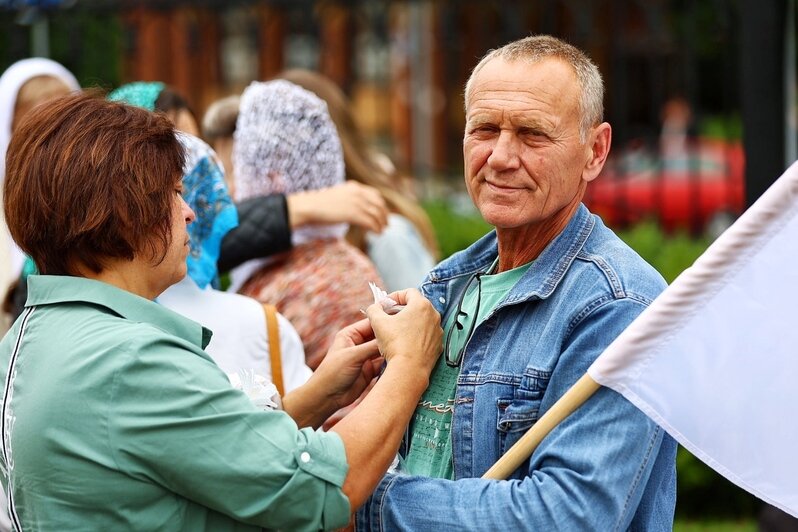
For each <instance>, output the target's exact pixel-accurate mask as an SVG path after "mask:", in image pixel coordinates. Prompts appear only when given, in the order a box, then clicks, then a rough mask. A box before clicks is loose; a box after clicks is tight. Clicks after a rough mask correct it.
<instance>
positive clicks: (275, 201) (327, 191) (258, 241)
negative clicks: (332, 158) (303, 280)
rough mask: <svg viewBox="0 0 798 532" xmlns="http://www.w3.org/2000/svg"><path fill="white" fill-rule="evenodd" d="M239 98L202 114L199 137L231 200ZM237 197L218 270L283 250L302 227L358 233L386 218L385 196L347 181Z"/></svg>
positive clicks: (373, 228) (376, 230)
mask: <svg viewBox="0 0 798 532" xmlns="http://www.w3.org/2000/svg"><path fill="white" fill-rule="evenodd" d="M240 100H241V98H240V97H239V96H236V95H234V96H228V97H225V98H222V99H220V100H217V101H215V102H213V103H212V104H211V105H210V106H209V107H208V109H207V110H206V112H205V115H204V116H203V118H202V133H203V136H204V137H205V139H206V140H207V141H208V142H209V143H210V144H211V146H213V148H214V149H215V150H216V152H217V153H218V154H219V157H220V158H221V160H222V163H223V164H224V169H225V178H226V180H227V183H228V190H230V191H231V195H232V196H233V197H234V198H236V195H235V176H234V175H233V161H232V155H233V134H234V133H235V130H236V120H237V119H238V107H239V104H240ZM237 200H238V201H237V203H236V207H237V208H238V216H239V219H240V226H239V227H238V228H237V229H235V230H233V231H231V232H230V234H228V235H227V237H225V239H224V240H223V242H222V249H221V254H220V257H219V270H220V271H222V272H226V271H229V270H231V269H233V268H234V267H236V266H239V265H241V264H242V263H244V262H246V261H248V260H250V259H257V258H262V257H268V256H269V255H272V254H275V253H280V252H283V251H288V250H289V249H291V247H292V242H291V232H292V230H295V229H296V228H298V227H301V226H303V225H308V224H327V223H348V224H350V227H358V228H360V230H361V231H368V232H369V233H372V234H379V233H380V232H381V231H383V230H384V228H385V225H386V224H387V222H388V210H387V207H386V203H385V199H384V198H383V196H382V194H380V192H379V190H377V189H376V188H373V187H369V186H366V185H361V184H360V183H356V182H352V181H347V182H345V183H343V184H340V185H336V186H333V187H329V188H322V189H318V190H305V191H299V192H295V193H292V194H280V193H275V194H269V195H267V196H256V197H253V198H248V199H240V198H237Z"/></svg>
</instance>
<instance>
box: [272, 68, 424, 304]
mask: <svg viewBox="0 0 798 532" xmlns="http://www.w3.org/2000/svg"><path fill="white" fill-rule="evenodd" d="M277 78H279V79H285V80H288V81H290V82H292V83H295V84H297V85H299V86H300V87H303V88H305V89H307V90H309V91H311V92H313V93H314V94H316V96H318V97H319V98H321V99H322V100H324V101H325V102H326V103H327V110H328V111H329V113H330V116H331V117H332V120H333V122H334V123H335V127H336V129H337V130H338V135H339V137H340V138H341V145H342V146H343V150H344V164H345V167H346V178H347V179H348V180H352V181H357V182H359V183H363V184H365V185H369V186H372V187H375V188H376V189H377V190H379V191H380V193H381V194H382V196H383V197H384V198H385V202H386V203H387V205H388V210H389V211H390V215H389V216H388V226H387V227H386V228H385V229H384V230H383V231H382V232H381V233H379V234H376V233H374V232H369V231H364V230H363V229H362V228H360V227H352V228H350V229H349V233H348V234H347V240H349V241H350V242H351V243H352V244H354V245H355V246H357V247H358V248H360V250H362V251H363V252H364V253H366V254H367V255H368V256H369V258H370V259H371V260H372V262H373V263H374V265H375V266H376V267H377V271H378V272H379V273H380V277H382V279H383V281H385V286H386V289H387V290H388V291H392V290H399V289H402V288H407V287H410V286H418V285H419V284H420V283H421V281H422V280H423V279H424V276H426V275H427V272H428V271H429V270H430V269H432V267H433V266H434V265H435V263H436V262H437V259H438V243H437V240H436V239H435V233H434V231H433V229H432V224H431V223H430V220H429V217H428V216H427V214H426V213H425V212H424V209H422V208H421V206H420V205H419V204H418V201H417V200H416V198H415V197H414V196H412V195H411V194H408V193H407V187H406V186H405V183H403V179H402V178H401V177H400V176H399V175H397V173H396V171H395V169H393V165H392V164H391V163H390V160H389V159H388V158H387V157H385V156H384V155H383V154H381V153H378V152H376V151H374V150H373V149H371V148H370V147H369V146H368V144H367V143H366V139H365V138H364V137H363V133H362V132H361V130H360V128H358V126H357V122H356V121H355V117H354V114H353V113H352V105H351V102H350V101H349V100H348V99H347V97H346V95H345V94H344V93H343V91H342V90H341V89H340V88H339V87H338V85H336V84H335V82H333V81H332V80H331V79H329V78H327V77H325V76H323V75H321V74H319V73H316V72H313V71H310V70H302V69H292V70H287V71H285V72H282V73H281V74H278V75H277ZM386 161H387V164H386Z"/></svg>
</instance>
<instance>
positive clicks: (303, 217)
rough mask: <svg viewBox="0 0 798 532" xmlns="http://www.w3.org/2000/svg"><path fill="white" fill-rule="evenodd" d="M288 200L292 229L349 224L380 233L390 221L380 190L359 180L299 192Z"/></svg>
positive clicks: (287, 198) (289, 219)
mask: <svg viewBox="0 0 798 532" xmlns="http://www.w3.org/2000/svg"><path fill="white" fill-rule="evenodd" d="M286 201H287V203H288V223H289V224H290V225H291V227H292V228H293V227H298V226H300V225H305V224H331V223H348V224H352V225H357V226H359V227H362V228H363V229H366V230H367V231H372V232H374V233H380V232H382V230H383V229H384V228H385V226H386V224H387V223H388V207H387V206H386V204H385V198H383V197H382V194H380V191H379V190H377V189H376V188H374V187H370V186H368V185H363V184H361V183H358V182H357V181H346V182H345V183H343V184H341V185H338V186H335V187H330V188H323V189H319V190H308V191H305V192H297V193H295V194H291V195H289V196H287V197H286Z"/></svg>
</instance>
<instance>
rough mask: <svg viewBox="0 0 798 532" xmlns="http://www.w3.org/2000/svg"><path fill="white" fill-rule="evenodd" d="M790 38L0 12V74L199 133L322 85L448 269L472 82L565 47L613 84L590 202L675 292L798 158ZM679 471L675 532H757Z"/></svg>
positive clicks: (601, 11) (352, 16)
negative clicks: (23, 65) (278, 95)
mask: <svg viewBox="0 0 798 532" xmlns="http://www.w3.org/2000/svg"><path fill="white" fill-rule="evenodd" d="M795 27H796V14H795V1H794V0H759V1H753V0H537V1H532V0H527V1H520V0H504V1H488V0H437V1H421V0H416V1H412V0H404V1H398V0H394V1H391V0H318V1H313V0H273V1H259V2H255V1H234V0H229V1H224V0H216V1H214V0H202V1H192V2H189V1H179V0H158V1H155V0H153V1H143V0H142V1H132V0H118V1H112V0H66V1H59V0H40V1H33V0H28V1H25V0H0V72H1V71H2V70H4V69H5V68H6V67H7V66H9V65H10V64H12V63H13V62H14V61H16V60H18V59H22V58H25V57H30V56H45V57H51V58H52V59H55V60H56V61H58V62H60V63H62V64H63V65H64V66H66V67H67V68H68V69H69V70H71V71H72V72H73V73H74V74H75V75H76V77H77V78H78V80H79V81H80V83H81V85H82V86H84V87H89V86H101V87H104V88H106V89H109V90H110V89H112V88H114V87H116V86H118V85H120V84H122V83H125V82H128V81H134V80H159V81H163V82H166V83H167V84H169V85H171V86H172V87H174V88H175V89H177V90H178V91H179V92H180V93H182V94H183V95H184V96H185V97H186V98H187V99H188V101H189V103H190V105H191V107H192V109H193V111H194V112H195V114H196V115H197V117H199V118H201V117H202V115H203V113H204V111H205V109H206V107H207V106H208V105H209V104H210V103H211V102H213V101H214V100H216V99H218V98H219V97H222V96H226V95H229V94H235V93H240V92H241V90H242V89H243V88H244V87H245V86H246V85H247V84H248V83H249V82H250V81H251V80H254V79H267V78H269V77H271V76H273V75H275V74H277V73H278V72H279V71H281V70H283V69H285V68H290V67H301V68H308V69H312V70H317V71H320V72H322V73H323V74H326V75H327V76H329V77H330V78H332V79H333V80H334V81H335V82H336V83H338V84H339V85H340V86H341V87H342V88H343V89H344V90H345V92H346V93H347V95H348V96H349V97H350V98H351V100H352V103H353V106H354V110H355V115H356V117H357V119H358V121H359V124H360V126H361V127H362V128H363V129H364V130H365V132H366V133H367V134H368V137H369V141H370V142H371V143H372V144H373V146H374V147H375V148H376V149H378V150H380V151H382V152H383V153H385V154H386V155H388V156H389V157H390V158H391V160H392V161H393V162H394V164H395V165H396V166H397V167H398V168H399V169H401V170H402V171H403V173H404V174H406V175H410V176H413V178H414V184H413V186H414V188H415V191H416V193H417V195H418V196H419V198H420V199H421V200H422V202H423V204H424V206H425V208H426V210H427V212H428V213H429V215H430V217H431V218H432V220H433V224H434V226H435V229H436V233H437V235H438V239H439V242H440V247H441V251H442V255H443V256H447V255H449V254H451V253H453V252H454V251H457V250H459V249H462V248H464V247H466V246H467V245H469V244H470V243H471V242H473V241H474V240H475V239H476V238H477V237H479V236H481V235H482V234H483V233H484V232H485V231H487V229H488V228H487V226H486V225H485V224H484V223H483V222H482V221H481V219H480V218H479V217H478V215H477V214H476V213H475V211H474V210H473V207H472V205H471V202H470V200H469V199H468V197H467V195H466V194H465V188H464V185H463V184H462V167H463V161H462V132H463V125H464V117H463V94H462V93H463V90H462V89H463V85H464V83H465V80H466V78H467V76H468V74H469V72H470V69H471V68H472V67H473V66H474V65H475V64H476V63H477V61H478V60H479V58H480V57H481V56H482V55H483V54H484V53H485V52H486V51H487V50H489V49H490V48H494V47H497V46H500V45H502V44H504V43H506V42H508V41H511V40H514V39H517V38H520V37H523V36H525V35H528V34H530V33H549V34H552V35H556V36H558V37H561V38H564V39H566V40H567V41H569V42H571V43H572V44H574V45H576V46H578V47H580V48H582V49H584V50H585V51H587V52H588V53H589V54H590V55H591V57H592V58H593V59H594V60H595V61H596V63H597V64H598V65H599V68H600V70H601V71H602V73H603V75H604V78H605V82H606V88H607V92H606V98H605V109H606V114H605V119H606V120H607V121H609V122H610V123H611V124H612V126H613V137H614V138H613V151H612V154H611V157H610V160H609V162H608V164H607V166H606V167H605V169H604V171H603V173H602V175H601V177H600V178H599V179H598V180H597V181H595V182H594V183H593V184H591V186H590V187H589V188H588V194H587V197H586V198H585V202H586V203H587V204H588V206H589V207H590V208H591V209H592V210H593V211H594V212H596V213H598V214H600V215H601V216H602V217H603V218H604V219H605V221H606V222H608V224H609V225H611V226H613V227H615V228H616V229H617V230H618V231H619V232H620V234H621V235H622V236H623V238H624V239H626V240H627V242H629V243H630V244H631V245H632V246H633V247H634V248H635V249H637V250H638V252H640V253H641V254H642V255H643V256H644V257H645V258H646V259H647V260H649V262H651V263H652V264H654V265H655V266H656V267H657V268H658V269H659V270H660V272H661V273H662V274H663V275H664V276H665V277H666V279H667V280H669V281H671V280H673V279H674V278H675V277H676V276H677V275H678V274H679V273H680V272H681V271H682V270H683V269H684V268H686V267H687V266H689V265H690V264H691V263H692V261H693V260H694V259H695V258H696V257H697V256H698V255H699V254H700V253H701V252H702V251H703V250H704V248H705V247H706V246H707V245H708V243H709V242H710V241H711V240H712V239H713V238H714V237H715V236H717V235H718V234H719V233H720V232H722V231H723V230H724V229H725V228H726V227H728V225H730V224H731V223H732V222H733V221H734V219H735V218H736V217H737V216H738V215H739V214H740V213H741V212H742V211H743V210H744V209H745V207H746V206H747V205H749V204H750V203H751V202H752V201H753V200H755V198H756V197H758V196H759V194H761V192H762V191H764V189H765V188H767V186H768V185H769V184H770V183H771V182H772V181H773V180H774V179H775V178H776V177H777V176H778V175H780V174H781V172H782V171H783V170H784V169H785V168H786V167H787V166H788V165H789V164H790V163H791V162H792V161H794V160H795V159H796V155H797V153H798V134H797V133H796V123H798V120H797V119H796V117H797V116H798V115H797V114H796V88H795V87H796V44H795ZM740 385H743V384H742V383H740ZM762 437H763V438H766V435H762ZM678 467H679V496H678V507H677V516H678V517H679V523H678V526H677V529H679V530H755V529H756V528H757V518H758V515H759V512H760V510H761V505H760V503H759V502H758V501H757V500H756V499H754V498H753V497H751V496H749V495H747V494H746V493H745V492H743V491H742V490H739V489H737V488H736V487H734V486H733V485H731V484H730V483H728V482H727V481H725V480H724V479H723V478H721V477H719V476H718V475H717V474H715V473H714V472H713V471H712V470H710V469H709V468H707V467H706V466H704V465H703V464H701V463H700V462H699V461H698V460H696V459H695V458H693V457H692V456H691V455H689V454H688V453H686V452H684V451H683V450H682V451H680V455H679V463H678Z"/></svg>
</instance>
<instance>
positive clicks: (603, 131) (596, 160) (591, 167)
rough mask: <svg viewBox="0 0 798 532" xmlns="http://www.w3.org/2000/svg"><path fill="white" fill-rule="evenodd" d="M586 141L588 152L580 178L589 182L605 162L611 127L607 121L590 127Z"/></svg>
mask: <svg viewBox="0 0 798 532" xmlns="http://www.w3.org/2000/svg"><path fill="white" fill-rule="evenodd" d="M587 142H588V145H589V147H590V152H589V153H588V157H587V162H586V163H585V167H584V169H583V170H582V179H583V180H585V181H587V182H590V181H593V180H594V179H596V178H597V177H598V175H599V173H601V169H602V168H604V163H605V162H607V156H608V155H609V154H610V145H611V144H612V127H611V126H610V125H609V124H608V123H607V122H602V123H601V124H599V125H597V126H596V127H594V128H593V129H592V131H591V132H590V136H589V137H588V140H587Z"/></svg>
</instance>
